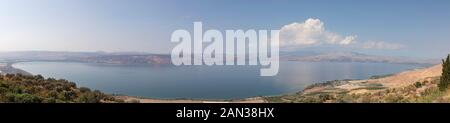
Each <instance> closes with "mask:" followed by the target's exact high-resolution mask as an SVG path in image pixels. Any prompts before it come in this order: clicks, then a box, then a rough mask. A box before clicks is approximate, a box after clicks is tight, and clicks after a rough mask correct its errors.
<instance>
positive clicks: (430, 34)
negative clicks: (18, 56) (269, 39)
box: [0, 0, 450, 58]
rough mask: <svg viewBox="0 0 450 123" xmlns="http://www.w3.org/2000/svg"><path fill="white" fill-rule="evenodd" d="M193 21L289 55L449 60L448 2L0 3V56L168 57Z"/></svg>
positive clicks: (152, 0) (23, 0)
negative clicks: (254, 35)
mask: <svg viewBox="0 0 450 123" xmlns="http://www.w3.org/2000/svg"><path fill="white" fill-rule="evenodd" d="M197 21H201V22H202V23H203V28H204V30H207V29H218V30H227V29H235V30H237V29H242V30H249V29H255V30H260V29H267V30H280V31H281V33H280V36H281V37H280V43H281V44H285V45H284V46H286V47H282V50H288V51H289V50H314V51H352V52H360V53H366V54H374V55H390V56H409V57H421V58H441V57H444V56H445V55H446V54H448V53H450V48H449V46H450V1H448V0H434V1H427V0H396V1H394V0H366V1H362V0H340V1H336V0H314V1H313V0H305V1H302V0H0V51H29V50H33V51H37V50H45V51H107V52H129V51H137V52H149V53H170V51H171V49H172V48H173V46H174V45H176V44H174V43H171V42H170V38H171V34H172V32H174V31H175V30H177V29H187V30H192V28H193V23H194V22H197ZM282 46H283V45H282Z"/></svg>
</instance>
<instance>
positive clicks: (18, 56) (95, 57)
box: [0, 51, 170, 64]
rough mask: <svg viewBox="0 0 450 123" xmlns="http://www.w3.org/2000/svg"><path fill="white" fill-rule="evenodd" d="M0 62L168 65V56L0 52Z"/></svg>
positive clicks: (118, 53) (127, 53)
mask: <svg viewBox="0 0 450 123" xmlns="http://www.w3.org/2000/svg"><path fill="white" fill-rule="evenodd" d="M0 61H4V62H16V61H70V62H89V63H107V64H170V56H169V55H159V54H150V53H141V52H114V53H107V52H55V51H23V52H0Z"/></svg>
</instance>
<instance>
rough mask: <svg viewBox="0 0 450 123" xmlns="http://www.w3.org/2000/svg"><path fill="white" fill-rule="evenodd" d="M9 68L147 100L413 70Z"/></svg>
mask: <svg viewBox="0 0 450 123" xmlns="http://www.w3.org/2000/svg"><path fill="white" fill-rule="evenodd" d="M14 67H16V68H20V69H23V70H25V71H28V72H31V73H33V74H41V75H43V76H45V77H53V78H64V79H67V80H70V81H73V82H75V83H77V85H78V86H84V87H89V88H92V89H98V90H101V91H104V92H106V93H114V94H125V95H132V96H142V97H152V98H196V99H206V98H207V99H233V98H245V97H253V96H266V95H279V94H284V93H294V92H297V91H299V90H301V89H303V88H304V87H305V86H307V85H310V84H313V83H318V82H323V81H328V80H340V79H366V78H369V77H370V76H373V75H384V74H391V73H396V72H400V71H403V70H408V69H414V68H418V66H414V65H402V64H386V63H335V62H281V63H280V72H279V73H278V75H277V76H274V77H261V76H259V69H260V68H259V67H257V66H213V67H207V66H181V67H173V66H171V67H168V66H164V67H161V66H145V65H136V66H118V65H102V64H91V63H70V62H24V63H17V64H14Z"/></svg>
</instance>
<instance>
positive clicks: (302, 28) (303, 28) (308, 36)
mask: <svg viewBox="0 0 450 123" xmlns="http://www.w3.org/2000/svg"><path fill="white" fill-rule="evenodd" d="M324 25H325V24H324V23H323V22H322V21H320V20H319V19H314V18H309V19H307V20H306V21H305V22H301V23H291V24H288V25H284V26H283V27H282V28H281V29H280V46H281V47H282V48H284V49H291V50H292V49H297V48H303V47H307V46H318V45H322V44H327V45H336V46H349V47H352V48H359V49H379V50H381V49H383V50H396V49H401V48H404V47H405V46H404V45H402V44H395V43H389V42H383V41H366V42H360V41H358V42H357V41H356V38H357V36H356V35H351V36H342V35H340V34H337V33H334V32H330V31H328V30H326V29H325V26H324Z"/></svg>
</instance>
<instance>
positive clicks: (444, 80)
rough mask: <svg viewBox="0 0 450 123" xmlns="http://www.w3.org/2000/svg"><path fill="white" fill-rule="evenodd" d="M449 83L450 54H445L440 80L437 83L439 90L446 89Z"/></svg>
mask: <svg viewBox="0 0 450 123" xmlns="http://www.w3.org/2000/svg"><path fill="white" fill-rule="evenodd" d="M449 83H450V55H448V56H447V59H445V60H444V59H443V60H442V76H441V81H440V83H439V84H438V86H439V90H441V91H445V90H447V88H448V84H449Z"/></svg>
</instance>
